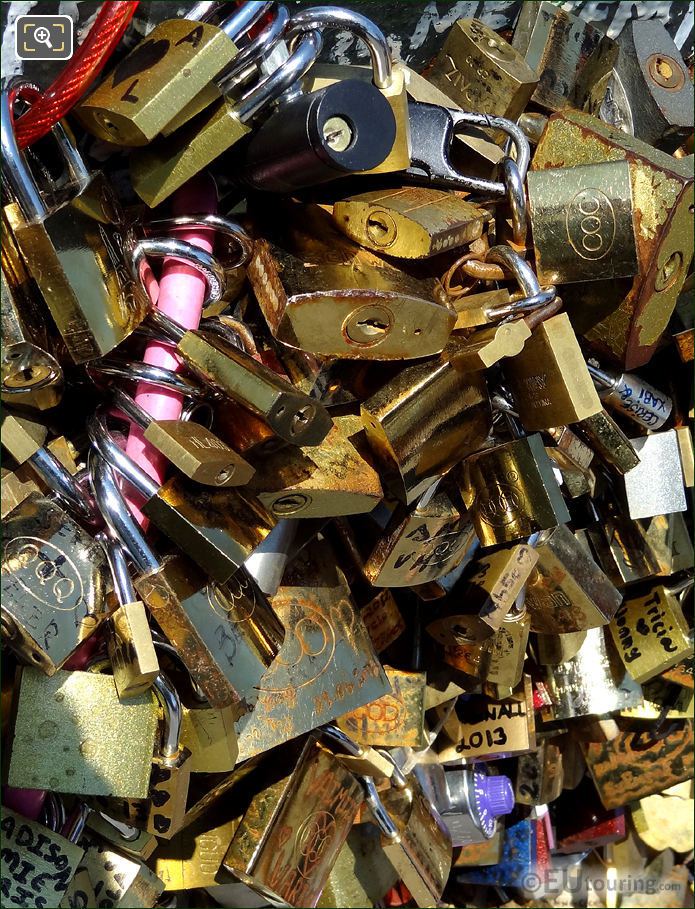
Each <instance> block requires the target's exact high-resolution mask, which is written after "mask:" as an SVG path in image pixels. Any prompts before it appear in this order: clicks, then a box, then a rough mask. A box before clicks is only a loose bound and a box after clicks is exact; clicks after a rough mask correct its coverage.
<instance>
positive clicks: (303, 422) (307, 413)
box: [290, 405, 314, 436]
mask: <svg viewBox="0 0 695 909" xmlns="http://www.w3.org/2000/svg"><path fill="white" fill-rule="evenodd" d="M313 416H314V408H313V407H311V405H307V406H306V407H302V408H301V409H300V410H296V411H295V412H294V414H293V416H292V423H291V425H290V432H291V433H292V435H293V436H296V435H297V433H300V432H303V431H304V430H305V429H306V428H307V426H308V425H309V423H310V422H311V419H312V417H313Z"/></svg>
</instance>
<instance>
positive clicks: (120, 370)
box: [87, 332, 214, 402]
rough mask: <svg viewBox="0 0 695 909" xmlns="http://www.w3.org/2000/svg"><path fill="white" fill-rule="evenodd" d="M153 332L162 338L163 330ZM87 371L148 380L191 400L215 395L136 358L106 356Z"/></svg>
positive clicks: (179, 376)
mask: <svg viewBox="0 0 695 909" xmlns="http://www.w3.org/2000/svg"><path fill="white" fill-rule="evenodd" d="M153 334H155V335H156V339H157V340H160V338H161V332H157V333H154V332H153ZM87 372H88V373H92V372H95V373H97V374H100V375H105V376H115V377H117V378H119V379H127V380H128V381H129V382H135V381H138V382H147V383H148V384H149V385H155V386H156V387H157V388H166V389H171V391H176V392H178V393H179V394H180V395H182V396H183V397H184V398H189V399H190V400H191V401H200V402H202V401H208V400H209V399H210V398H211V397H214V395H213V394H212V393H211V392H210V391H209V390H208V389H206V388H202V387H201V386H199V385H196V384H195V383H194V382H192V381H191V380H190V379H188V378H186V377H185V376H183V375H181V374H180V373H176V372H174V371H173V370H171V369H165V367H163V366H153V365H152V364H151V363H139V362H137V361H135V360H118V359H116V358H113V359H110V358H108V357H105V358H104V359H103V360H95V361H94V362H93V363H90V364H89V365H88V366H87Z"/></svg>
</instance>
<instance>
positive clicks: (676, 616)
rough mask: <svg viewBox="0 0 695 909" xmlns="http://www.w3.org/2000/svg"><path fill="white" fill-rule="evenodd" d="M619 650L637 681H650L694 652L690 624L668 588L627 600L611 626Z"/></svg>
mask: <svg viewBox="0 0 695 909" xmlns="http://www.w3.org/2000/svg"><path fill="white" fill-rule="evenodd" d="M609 628H610V632H611V635H612V637H613V642H614V643H615V647H616V650H617V651H618V653H619V654H620V657H621V659H622V661H623V663H624V664H625V668H626V669H627V671H628V672H629V673H630V675H631V676H632V678H633V679H634V680H635V681H636V682H647V681H649V679H653V678H654V676H656V675H659V673H661V672H663V671H664V670H665V669H670V668H671V667H672V666H675V665H676V664H677V663H679V662H680V661H681V660H682V659H684V658H685V657H689V656H691V655H692V652H693V641H692V638H691V637H690V636H689V634H688V623H687V621H686V620H685V618H684V616H683V611H682V609H681V607H680V604H679V602H678V599H677V598H676V596H675V595H674V594H673V593H672V592H671V591H670V589H669V588H668V587H665V586H662V585H657V586H655V587H652V589H651V590H650V591H649V593H647V594H644V595H643V596H638V597H627V598H626V599H625V602H624V603H623V604H622V605H621V606H620V608H619V609H618V611H617V612H616V614H615V616H614V618H613V621H612V622H611V623H610V625H609Z"/></svg>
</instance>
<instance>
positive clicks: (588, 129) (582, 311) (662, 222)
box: [533, 109, 693, 369]
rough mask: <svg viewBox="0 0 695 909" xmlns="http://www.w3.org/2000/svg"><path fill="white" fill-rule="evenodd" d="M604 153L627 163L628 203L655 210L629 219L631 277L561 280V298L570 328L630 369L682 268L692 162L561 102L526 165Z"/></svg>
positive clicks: (647, 351) (591, 159) (654, 332)
mask: <svg viewBox="0 0 695 909" xmlns="http://www.w3.org/2000/svg"><path fill="white" fill-rule="evenodd" d="M560 149H562V151H560ZM565 150H567V151H565ZM607 157H610V158H611V159H612V160H625V161H627V162H628V165H629V167H630V182H631V185H632V187H633V205H634V208H635V210H636V211H647V210H649V211H653V212H654V213H655V214H654V216H653V218H651V219H649V223H647V222H646V221H645V220H644V219H640V221H639V222H638V223H636V228H637V230H636V233H635V236H636V240H637V257H638V266H639V268H638V272H637V276H636V277H635V278H634V279H633V280H632V281H631V280H629V279H627V278H626V279H623V280H619V281H610V282H609V281H600V282H597V281H590V282H587V283H586V284H582V285H576V286H574V285H568V286H566V287H565V288H564V289H563V298H564V300H565V303H566V304H567V308H568V312H569V313H570V316H571V318H572V320H573V323H574V325H575V328H576V329H577V331H578V332H580V333H581V334H583V335H584V336H585V337H586V338H587V340H589V341H590V342H591V343H592V344H593V345H595V346H596V347H597V349H599V350H600V352H601V353H603V354H605V355H606V356H607V357H610V359H611V360H613V361H615V362H619V363H620V364H621V366H623V367H625V368H627V369H634V368H636V367H638V366H641V365H642V364H644V363H646V362H647V360H649V358H650V357H651V356H652V354H653V352H654V349H655V347H656V345H657V343H658V341H659V338H660V337H661V334H662V333H663V331H664V329H665V328H666V325H667V324H668V320H669V318H670V316H671V313H672V312H673V308H674V306H675V304H676V300H677V298H678V295H679V293H680V292H681V288H682V287H683V282H684V281H685V278H686V275H687V272H688V265H689V263H690V260H691V257H692V248H693V234H692V221H691V219H690V217H689V207H690V206H692V204H693V175H692V167H691V166H689V165H687V164H686V163H685V160H678V159H676V158H673V157H672V156H671V155H667V154H665V153H664V152H661V151H658V150H657V149H654V148H652V147H651V146H650V145H647V144H646V143H644V142H640V141H639V140H638V139H634V138H632V137H631V136H627V135H625V133H623V132H621V131H620V130H618V129H615V128H614V127H611V126H608V125H606V124H605V123H602V122H601V121H600V120H597V119H596V118H594V117H591V116H590V115H589V114H585V113H582V112H580V111H571V110H569V109H566V110H564V111H561V112H559V113H557V114H554V115H553V116H552V117H551V118H550V120H549V121H548V125H547V127H546V129H545V131H544V132H543V136H542V138H541V141H540V143H539V144H538V147H537V149H536V153H535V155H534V157H533V170H534V171H539V170H545V169H547V168H552V167H571V166H574V165H577V164H595V163H600V162H602V161H605V159H606V158H607Z"/></svg>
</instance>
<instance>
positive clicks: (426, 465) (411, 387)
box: [360, 353, 492, 505]
mask: <svg viewBox="0 0 695 909" xmlns="http://www.w3.org/2000/svg"><path fill="white" fill-rule="evenodd" d="M360 415H361V418H362V423H363V426H364V430H365V433H366V436H367V441H368V442H369V445H370V447H371V450H372V452H373V454H374V458H375V460H376V462H377V464H378V465H379V467H380V470H381V476H382V478H383V480H384V484H385V485H386V487H387V488H388V489H389V490H390V491H391V493H392V494H393V495H394V496H396V497H397V498H398V499H399V500H400V501H402V502H403V503H404V504H406V505H411V504H412V503H413V502H414V501H415V500H416V499H417V498H418V497H419V496H420V495H421V494H422V493H423V492H424V491H425V489H427V487H428V486H430V485H431V484H432V481H433V478H434V477H436V476H441V475H442V474H444V473H446V472H447V471H448V470H449V469H450V468H451V467H453V466H454V464H456V463H457V462H458V461H460V460H461V459H462V458H465V457H466V456H467V455H469V454H472V453H473V452H474V451H477V450H478V449H479V448H481V447H482V445H483V443H484V441H485V439H486V438H487V435H488V433H489V431H490V428H491V426H492V414H491V411H490V406H489V401H488V394H487V384H486V381H485V378H484V376H482V375H481V374H480V373H479V372H476V373H467V372H460V371H459V370H458V368H457V364H456V360H455V358H453V359H449V358H448V357H447V356H446V353H445V354H444V355H443V356H442V357H441V358H440V359H439V361H438V362H435V363H433V362H431V361H430V362H427V363H426V364H422V365H416V366H409V367H408V368H407V369H404V370H402V371H401V372H399V373H398V374H397V375H396V376H395V378H393V379H391V381H390V382H387V383H386V384H385V385H384V386H383V387H382V388H380V389H379V390H378V391H377V392H376V393H375V394H373V395H372V396H371V397H370V398H368V399H367V400H366V401H364V403H363V404H362V405H361V407H360Z"/></svg>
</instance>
